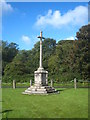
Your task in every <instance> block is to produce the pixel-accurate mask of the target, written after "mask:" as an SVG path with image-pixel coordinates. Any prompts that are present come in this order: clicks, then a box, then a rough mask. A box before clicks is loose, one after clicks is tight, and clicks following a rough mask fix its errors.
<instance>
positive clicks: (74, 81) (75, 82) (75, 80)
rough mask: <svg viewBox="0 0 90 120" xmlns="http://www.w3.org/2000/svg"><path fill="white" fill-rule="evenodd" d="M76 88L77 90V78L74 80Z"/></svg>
mask: <svg viewBox="0 0 90 120" xmlns="http://www.w3.org/2000/svg"><path fill="white" fill-rule="evenodd" d="M74 88H75V89H76V88H77V81H76V78H74Z"/></svg>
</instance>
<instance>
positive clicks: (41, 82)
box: [23, 68, 58, 95]
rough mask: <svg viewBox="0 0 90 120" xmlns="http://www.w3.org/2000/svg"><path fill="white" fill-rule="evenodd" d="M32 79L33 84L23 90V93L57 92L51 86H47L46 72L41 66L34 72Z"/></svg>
mask: <svg viewBox="0 0 90 120" xmlns="http://www.w3.org/2000/svg"><path fill="white" fill-rule="evenodd" d="M34 80H35V83H34V85H33V86H31V87H29V88H28V89H27V90H25V92H23V94H29V95H30V94H48V93H58V92H57V91H56V90H55V89H54V88H53V87H51V86H48V72H47V71H45V70H44V69H43V68H38V70H37V71H35V72H34Z"/></svg>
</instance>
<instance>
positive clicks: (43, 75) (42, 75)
mask: <svg viewBox="0 0 90 120" xmlns="http://www.w3.org/2000/svg"><path fill="white" fill-rule="evenodd" d="M34 79H35V86H47V84H48V72H47V71H45V70H44V69H43V68H38V70H37V71H35V72H34Z"/></svg>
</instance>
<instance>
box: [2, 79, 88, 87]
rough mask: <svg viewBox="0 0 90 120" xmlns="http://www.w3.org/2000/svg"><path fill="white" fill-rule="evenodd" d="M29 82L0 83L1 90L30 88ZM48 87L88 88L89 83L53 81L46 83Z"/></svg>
mask: <svg viewBox="0 0 90 120" xmlns="http://www.w3.org/2000/svg"><path fill="white" fill-rule="evenodd" d="M31 84H32V85H33V83H32V82H31V80H30V82H26V83H18V82H15V81H14V82H12V83H4V82H2V88H14V89H15V88H27V87H30V86H31ZM48 85H49V86H52V87H55V88H75V89H76V88H90V82H87V81H84V82H54V81H49V82H48Z"/></svg>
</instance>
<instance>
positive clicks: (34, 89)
mask: <svg viewBox="0 0 90 120" xmlns="http://www.w3.org/2000/svg"><path fill="white" fill-rule="evenodd" d="M50 93H58V91H57V90H55V89H54V88H53V87H50V86H35V85H34V86H31V87H29V88H28V89H27V90H25V92H23V94H29V95H30V94H50Z"/></svg>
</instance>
